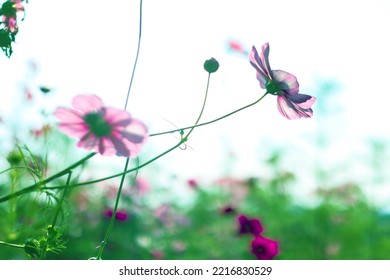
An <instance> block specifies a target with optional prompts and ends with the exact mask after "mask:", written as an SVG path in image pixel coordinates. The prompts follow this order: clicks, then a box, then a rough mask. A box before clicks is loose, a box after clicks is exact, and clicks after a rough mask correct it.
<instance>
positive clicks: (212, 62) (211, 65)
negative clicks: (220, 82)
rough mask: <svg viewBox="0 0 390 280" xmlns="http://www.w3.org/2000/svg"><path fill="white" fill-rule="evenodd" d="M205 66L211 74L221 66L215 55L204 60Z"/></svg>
mask: <svg viewBox="0 0 390 280" xmlns="http://www.w3.org/2000/svg"><path fill="white" fill-rule="evenodd" d="M203 68H204V70H206V71H207V72H209V73H210V74H211V73H214V72H217V70H218V68H219V63H218V61H217V60H216V59H215V58H214V57H212V58H210V59H208V60H206V61H205V62H204V64H203Z"/></svg>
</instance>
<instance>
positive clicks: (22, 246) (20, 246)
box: [0, 241, 24, 248]
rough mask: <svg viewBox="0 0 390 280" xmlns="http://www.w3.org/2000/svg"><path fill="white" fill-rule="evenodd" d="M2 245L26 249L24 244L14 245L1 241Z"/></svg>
mask: <svg viewBox="0 0 390 280" xmlns="http://www.w3.org/2000/svg"><path fill="white" fill-rule="evenodd" d="M0 245H4V246H9V247H13V248H24V245H22V244H12V243H8V242H4V241H0Z"/></svg>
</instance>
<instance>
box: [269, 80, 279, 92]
mask: <svg viewBox="0 0 390 280" xmlns="http://www.w3.org/2000/svg"><path fill="white" fill-rule="evenodd" d="M265 88H266V89H267V92H268V93H271V94H275V93H276V94H277V93H278V92H279V91H280V90H281V89H280V87H279V85H278V83H277V82H275V81H273V80H271V81H269V82H268V83H267V84H266V85H265Z"/></svg>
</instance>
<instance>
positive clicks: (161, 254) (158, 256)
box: [152, 250, 165, 260]
mask: <svg viewBox="0 0 390 280" xmlns="http://www.w3.org/2000/svg"><path fill="white" fill-rule="evenodd" d="M152 256H153V258H155V259H156V260H162V259H163V258H164V256H165V254H164V252H163V251H160V250H155V251H153V252H152Z"/></svg>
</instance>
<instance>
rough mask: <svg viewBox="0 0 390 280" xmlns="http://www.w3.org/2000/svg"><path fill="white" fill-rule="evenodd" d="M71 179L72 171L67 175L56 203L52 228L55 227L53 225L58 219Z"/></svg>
mask: <svg viewBox="0 0 390 280" xmlns="http://www.w3.org/2000/svg"><path fill="white" fill-rule="evenodd" d="M71 177H72V170H71V171H69V173H68V179H67V180H66V185H65V189H64V192H63V193H62V197H61V200H60V201H59V202H58V205H57V211H56V214H55V216H54V219H53V223H52V226H53V227H54V226H55V224H56V222H57V218H58V215H59V214H60V211H61V207H62V204H63V203H64V200H65V195H66V193H67V190H68V189H69V188H68V186H69V183H70V178H71Z"/></svg>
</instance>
